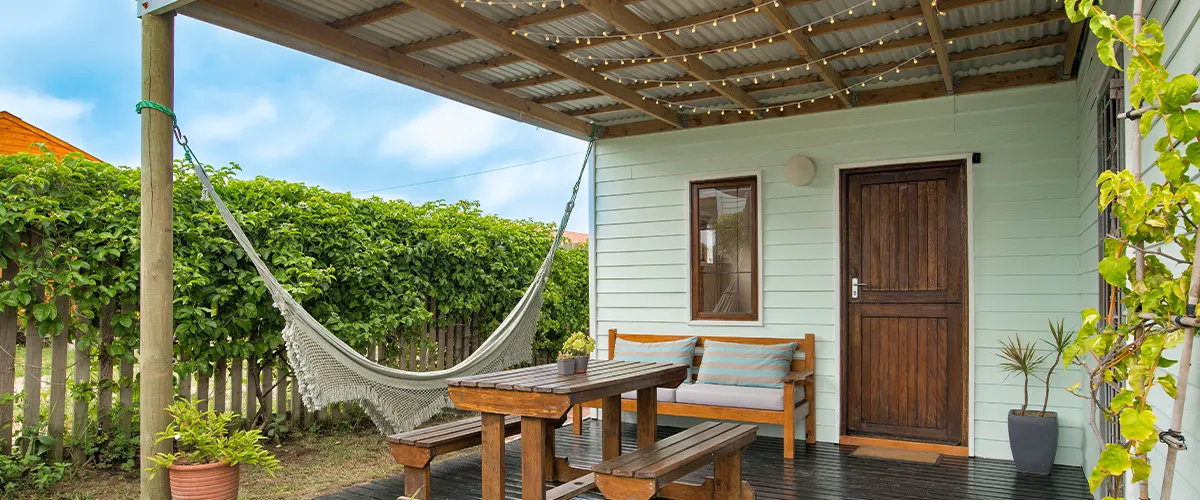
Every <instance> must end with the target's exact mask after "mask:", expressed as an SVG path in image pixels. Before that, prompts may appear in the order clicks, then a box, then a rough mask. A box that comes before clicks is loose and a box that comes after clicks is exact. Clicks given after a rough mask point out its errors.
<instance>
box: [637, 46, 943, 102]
mask: <svg viewBox="0 0 1200 500" xmlns="http://www.w3.org/2000/svg"><path fill="white" fill-rule="evenodd" d="M932 52H933V51H932V49H926V50H925V51H924V52H922V53H921V54H919V55H918V56H917V57H915V58H913V59H911V60H910V59H905V60H904V61H903V62H901V63H900V64H897V65H896V66H893V67H891V68H888V69H886V70H884V71H881V72H879V73H876V74H874V75H871V76H868V77H865V78H864V79H863V80H862V81H861V82H859V83H855V84H853V85H847V86H846V87H843V88H840V89H836V90H832V91H829V92H828V93H825V94H822V95H819V96H816V97H809V98H808V102H809V104H813V103H816V102H817V99H824V98H827V97H828V98H829V99H834V98H835V97H836V96H837V95H838V94H844V95H850V91H851V90H853V89H855V88H859V89H865V88H866V87H867V82H869V81H871V80H878V81H883V76H884V75H886V74H887V73H890V72H893V71H894V72H896V73H899V72H900V69H901V68H903V67H904V66H907V65H909V64H913V63H914V62H917V61H919V60H920V58H921V57H922V56H925V55H926V54H932ZM642 100H651V101H654V102H655V103H657V104H659V105H661V106H666V107H669V108H677V109H679V110H680V111H684V112H690V113H707V114H712V113H713V112H719V113H720V114H722V115H723V114H725V111H726V108H716V107H709V106H693V105H690V104H679V103H675V102H671V101H668V100H666V99H659V98H657V97H652V96H645V95H643V96H642ZM803 102H804V100H803V99H801V100H800V101H799V102H795V103H786V104H768V105H764V106H760V107H757V108H739V109H736V110H731V111H736V112H737V113H738V114H742V112H743V111H745V112H748V113H751V114H753V113H755V112H767V113H769V112H771V110H772V109H774V110H777V111H780V112H783V111H784V110H785V108H787V107H791V106H794V107H795V108H796V109H800V108H801V104H802V103H803Z"/></svg>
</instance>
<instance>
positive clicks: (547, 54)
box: [405, 0, 683, 127]
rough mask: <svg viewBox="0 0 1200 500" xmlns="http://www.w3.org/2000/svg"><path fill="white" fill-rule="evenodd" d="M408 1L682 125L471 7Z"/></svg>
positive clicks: (437, 1) (666, 111) (630, 92)
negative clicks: (515, 34)
mask: <svg viewBox="0 0 1200 500" xmlns="http://www.w3.org/2000/svg"><path fill="white" fill-rule="evenodd" d="M405 2H407V3H408V4H409V5H411V6H413V7H416V8H417V9H418V10H420V11H422V12H425V13H426V14H429V15H431V16H433V17H436V18H438V19H440V20H441V21H442V22H445V23H447V24H450V25H452V26H457V27H458V28H459V29H461V30H463V31H466V32H468V33H471V34H472V35H475V36H476V37H479V38H480V39H483V40H486V41H488V42H489V43H491V44H493V45H496V46H497V47H500V48H502V49H504V50H507V51H509V52H511V53H513V54H516V55H518V56H521V57H523V58H525V59H527V60H529V61H530V62H533V63H536V64H538V65H540V66H542V67H544V68H546V69H548V70H550V71H553V72H555V73H558V74H559V75H562V76H564V77H567V78H570V79H572V80H575V81H577V82H579V83H581V84H583V85H584V86H586V87H590V88H591V89H593V90H596V91H599V92H601V93H604V94H605V95H608V96H609V97H612V98H613V99H616V100H618V101H621V102H623V103H625V104H627V105H629V106H630V107H633V108H636V109H639V110H641V111H642V112H644V113H646V114H648V115H650V116H653V117H654V118H657V119H659V120H661V121H663V122H666V123H668V124H670V125H672V126H675V127H679V126H682V124H683V122H682V120H681V119H680V117H679V114H678V113H676V112H674V111H672V110H669V109H667V108H665V107H663V106H661V105H659V104H657V103H654V102H652V101H649V100H646V99H644V98H643V97H642V95H641V94H638V93H637V92H634V91H633V90H630V89H628V88H626V87H625V86H623V85H619V84H617V83H616V82H610V81H608V79H607V78H605V77H604V76H602V75H600V74H599V73H597V72H595V71H591V70H588V69H587V68H585V67H583V66H580V65H579V64H576V63H575V62H574V61H571V60H569V59H567V58H565V57H563V56H561V55H559V54H557V53H555V52H554V51H553V50H550V49H548V48H546V47H543V46H541V45H538V44H537V43H534V42H533V41H532V40H528V39H526V38H525V37H520V36H514V35H513V34H512V33H511V30H510V29H508V28H505V27H504V26H501V25H499V24H496V23H495V22H493V21H492V20H491V19H488V18H486V17H483V16H482V15H480V14H478V13H476V12H474V11H472V10H471V9H465V8H461V7H459V6H458V5H457V4H455V3H453V2H447V1H446V0H405ZM622 8H623V7H622ZM451 74H453V73H451ZM456 76H457V75H456ZM459 78H464V77H459ZM510 95H511V94H510ZM526 102H528V101H526ZM530 105H533V106H536V105H535V104H533V103H530Z"/></svg>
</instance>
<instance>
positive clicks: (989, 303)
mask: <svg viewBox="0 0 1200 500" xmlns="http://www.w3.org/2000/svg"><path fill="white" fill-rule="evenodd" d="M1077 98H1078V97H1077V92H1076V84H1075V83H1074V82H1066V83H1062V84H1057V85H1049V86H1040V87H1030V88H1024V89H1015V90H1008V91H1000V92H992V93H987V94H978V95H967V96H955V97H943V98H937V99H931V100H926V101H919V102H909V103H900V104H893V105H888V106H880V107H870V108H861V109H852V110H845V111H838V112H831V113H822V114H815V115H809V116H801V117H794V118H786V119H771V120H764V121H761V122H755V123H745V124H739V125H729V126H723V127H714V128H704V129H696V130H685V131H678V132H670V133H664V134H656V135H651V136H644V137H631V138H622V139H612V140H603V141H601V142H600V146H599V149H598V151H599V155H598V158H597V165H596V176H595V178H596V184H595V186H594V189H595V191H594V192H595V204H594V217H595V222H596V229H595V235H594V236H593V242H594V243H593V245H595V251H596V268H595V276H596V288H595V292H596V293H595V294H594V297H595V301H596V304H597V309H596V321H597V327H598V328H597V333H598V336H599V337H601V342H600V345H601V346H604V345H606V344H605V342H604V341H603V337H604V336H605V334H606V332H607V331H608V329H610V328H617V329H619V330H621V331H626V332H637V333H693V334H703V335H731V336H738V335H740V336H757V337H781V338H787V337H793V338H794V337H798V336H800V335H802V334H804V333H814V334H816V336H817V340H818V342H817V363H816V370H817V376H818V381H817V391H818V395H817V405H816V406H817V427H818V429H817V438H818V439H819V440H822V441H836V440H837V439H838V434H839V431H838V429H839V420H838V418H839V417H838V413H837V412H838V407H839V406H840V395H839V390H840V389H839V385H838V380H837V377H836V374H837V373H838V371H839V368H838V367H839V356H840V355H839V347H838V344H837V340H836V339H837V338H838V336H839V326H838V323H839V322H838V319H837V318H836V316H837V314H836V295H835V294H836V292H835V290H836V286H835V280H836V279H837V278H836V255H837V246H836V245H837V243H836V240H837V236H836V234H837V229H836V228H837V220H836V215H835V204H836V200H837V197H836V196H835V190H834V186H835V178H836V175H835V166H836V165H838V164H852V163H860V162H875V161H881V160H894V161H895V162H897V163H902V162H904V161H905V159H912V158H921V157H930V156H939V155H948V154H961V153H971V152H979V153H982V154H983V161H982V163H981V164H978V165H975V166H974V167H973V168H972V171H971V177H972V179H971V182H972V190H971V192H970V193H969V197H970V199H971V202H972V204H973V239H972V245H973V250H974V263H973V265H974V274H973V276H972V281H973V286H974V296H973V299H972V300H973V303H974V305H975V315H974V325H975V326H974V330H973V332H971V335H972V336H973V337H974V346H975V348H974V352H973V354H974V358H975V367H974V375H973V378H972V380H971V381H970V383H971V384H972V385H973V388H974V398H975V405H974V420H973V427H974V431H973V445H974V449H975V453H976V454H977V455H978V456H983V457H997V458H1009V457H1010V452H1009V450H1008V440H1007V430H1006V428H1005V425H1006V424H1005V422H1006V415H1007V412H1008V410H1009V409H1011V408H1014V407H1018V406H1019V405H1020V399H1021V395H1020V392H1021V391H1020V387H1019V386H1018V385H1017V382H1015V381H1014V380H1011V379H1010V380H1007V381H1006V380H1005V377H1004V374H1002V373H1001V372H1000V370H999V369H998V368H997V365H998V359H997V351H998V349H997V348H998V343H999V340H1000V339H1002V338H1005V337H1006V336H1008V335H1011V334H1013V333H1014V332H1020V333H1021V334H1022V337H1023V338H1028V339H1032V338H1036V337H1038V336H1041V335H1043V334H1044V332H1045V331H1046V321H1047V320H1048V319H1058V318H1065V319H1067V320H1068V321H1071V320H1074V319H1075V318H1078V317H1079V308H1080V307H1081V303H1082V300H1083V299H1082V297H1083V295H1084V294H1083V293H1082V292H1081V290H1080V286H1081V282H1082V281H1084V280H1083V278H1082V277H1081V271H1080V268H1081V255H1082V253H1081V246H1082V245H1081V243H1080V242H1081V239H1082V238H1083V237H1082V236H1081V231H1083V228H1081V227H1080V221H1081V215H1080V214H1081V212H1083V211H1084V205H1085V203H1084V202H1082V201H1081V200H1080V198H1081V188H1080V182H1081V181H1080V175H1081V174H1080V168H1081V165H1082V161H1081V160H1080V158H1079V155H1080V151H1081V148H1080V146H1079V144H1078V142H1079V141H1078V137H1079V135H1080V133H1081V132H1080V129H1081V124H1080V123H1079V114H1080V110H1079V108H1080V105H1079V104H1078V103H1077V102H1076V100H1077ZM794 155H805V156H808V157H810V158H812V159H813V160H814V161H815V162H816V164H817V169H818V170H817V177H816V179H815V180H814V181H813V182H812V184H810V185H808V186H804V187H796V186H792V185H791V184H788V183H787V182H786V180H785V179H784V177H783V174H782V173H781V169H780V166H781V165H783V164H784V163H785V162H786V160H787V159H788V158H790V157H792V156H794ZM759 171H761V173H762V180H763V181H762V193H761V197H762V214H763V215H762V220H763V235H762V244H763V256H764V257H763V265H762V272H763V281H762V285H763V290H764V296H763V303H764V310H763V324H762V326H697V325H689V324H688V321H687V320H688V296H687V283H688V281H687V273H688V266H687V262H688V254H687V241H688V240H687V236H686V218H687V212H686V210H687V208H686V203H687V199H686V186H687V182H688V180H689V179H692V178H700V177H712V176H732V175H738V174H745V173H748V172H759ZM1091 286H1092V288H1091V289H1090V290H1094V289H1095V285H1094V283H1093V284H1092V285H1091ZM601 355H604V353H601ZM1076 380H1078V377H1076V376H1072V375H1062V376H1058V377H1055V379H1054V385H1055V386H1056V389H1055V390H1054V391H1053V392H1052V394H1051V399H1050V406H1051V408H1052V409H1053V410H1055V411H1058V412H1059V415H1060V420H1061V423H1062V435H1061V438H1060V440H1059V445H1060V449H1059V454H1058V460H1059V461H1060V462H1061V463H1065V464H1080V463H1081V462H1082V461H1083V442H1084V437H1083V431H1084V430H1083V412H1082V411H1081V409H1080V405H1079V403H1078V402H1077V401H1076V400H1075V399H1074V398H1073V397H1072V396H1070V395H1069V394H1067V393H1066V392H1065V391H1063V390H1061V388H1063V387H1067V386H1070V385H1072V384H1073V383H1074V382H1075V381H1076ZM1035 394H1038V395H1040V394H1041V392H1040V391H1037V392H1035ZM764 431H765V432H767V433H774V434H778V430H775V429H764Z"/></svg>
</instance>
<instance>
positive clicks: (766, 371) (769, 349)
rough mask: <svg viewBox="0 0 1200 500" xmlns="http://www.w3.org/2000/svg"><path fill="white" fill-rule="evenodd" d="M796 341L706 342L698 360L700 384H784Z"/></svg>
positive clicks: (751, 385) (790, 366)
mask: <svg viewBox="0 0 1200 500" xmlns="http://www.w3.org/2000/svg"><path fill="white" fill-rule="evenodd" d="M795 354H796V343H795V342H789V343H787V344H776V345H753V344H738V343H734V342H717V341H712V340H710V341H707V342H705V343H704V357H703V358H701V359H700V374H699V375H698V376H697V377H696V381H697V382H699V383H701V384H718V385H740V386H749V387H775V388H782V387H783V382H782V380H783V377H785V376H787V374H788V372H790V371H791V369H792V357H793V356H794V355H795Z"/></svg>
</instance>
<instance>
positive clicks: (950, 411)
mask: <svg viewBox="0 0 1200 500" xmlns="http://www.w3.org/2000/svg"><path fill="white" fill-rule="evenodd" d="M841 176H842V178H841V181H842V183H841V186H842V193H841V202H842V221H841V224H842V225H841V230H842V249H841V251H842V270H841V274H842V276H841V279H842V291H843V293H842V298H841V300H842V301H843V302H842V311H843V318H842V320H843V322H842V325H843V326H842V335H843V346H844V347H843V356H844V359H843V363H842V369H843V374H842V375H843V380H844V381H845V384H844V397H843V415H844V422H843V424H844V431H845V433H847V434H851V435H866V436H875V437H883V438H895V439H907V440H920V441H930V442H937V443H943V444H953V445H958V444H963V443H964V442H965V436H964V434H965V429H966V384H967V380H966V379H967V359H968V358H967V353H966V348H967V332H966V329H967V321H966V310H967V309H966V305H967V304H966V298H967V265H966V262H967V230H966V213H967V212H966V187H965V184H966V182H965V164H964V163H963V162H961V161H955V162H950V163H946V162H942V163H932V164H922V165H909V166H903V167H888V168H881V169H866V170H847V171H843V172H842V174H841ZM853 280H857V282H858V283H859V286H858V289H857V292H855V290H854V287H853V283H854V281H853Z"/></svg>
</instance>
